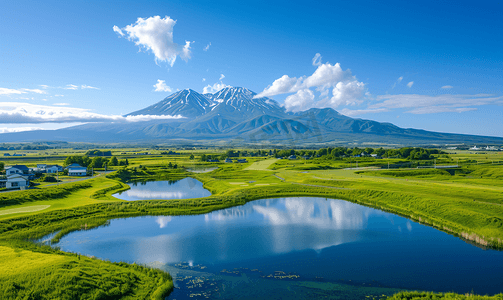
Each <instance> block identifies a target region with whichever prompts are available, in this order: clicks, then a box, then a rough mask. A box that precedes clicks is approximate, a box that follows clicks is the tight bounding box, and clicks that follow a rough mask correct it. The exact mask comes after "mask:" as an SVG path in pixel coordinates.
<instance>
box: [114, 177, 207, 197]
mask: <svg viewBox="0 0 503 300" xmlns="http://www.w3.org/2000/svg"><path fill="white" fill-rule="evenodd" d="M128 185H129V186H130V187H131V189H129V190H127V191H124V192H120V193H116V194H113V195H112V196H114V197H115V198H119V199H122V200H127V201H135V200H149V199H188V198H200V197H208V196H210V195H211V192H210V191H208V190H207V189H205V188H203V184H202V182H200V181H199V180H197V179H194V178H190V177H187V178H184V179H181V180H178V181H147V182H133V183H128Z"/></svg>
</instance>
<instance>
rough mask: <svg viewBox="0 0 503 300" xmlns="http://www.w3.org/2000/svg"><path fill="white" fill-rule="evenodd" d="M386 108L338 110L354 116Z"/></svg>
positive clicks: (380, 111)
mask: <svg viewBox="0 0 503 300" xmlns="http://www.w3.org/2000/svg"><path fill="white" fill-rule="evenodd" d="M387 111H388V109H385V108H378V109H348V108H344V109H341V110H340V111H339V112H340V113H341V114H343V115H345V116H348V117H354V116H358V115H364V114H370V113H382V112H387Z"/></svg>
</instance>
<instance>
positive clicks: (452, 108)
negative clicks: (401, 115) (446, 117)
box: [408, 106, 477, 115]
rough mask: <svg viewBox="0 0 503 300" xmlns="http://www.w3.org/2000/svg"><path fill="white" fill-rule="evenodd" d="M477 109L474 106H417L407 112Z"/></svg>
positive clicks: (433, 112) (459, 111)
mask: <svg viewBox="0 0 503 300" xmlns="http://www.w3.org/2000/svg"><path fill="white" fill-rule="evenodd" d="M473 110H477V108H476V107H449V106H432V107H419V108H415V109H413V110H409V111H408V113H411V114H416V115H422V114H436V113H444V112H457V113H462V112H465V111H473Z"/></svg>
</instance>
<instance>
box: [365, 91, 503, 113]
mask: <svg viewBox="0 0 503 300" xmlns="http://www.w3.org/2000/svg"><path fill="white" fill-rule="evenodd" d="M376 100H377V102H379V103H374V104H372V105H370V106H369V107H368V108H369V109H379V108H384V109H407V111H406V112H408V113H413V114H429V113H439V112H465V111H471V110H476V108H475V106H482V105H503V96H499V97H497V96H494V95H488V94H477V95H449V94H446V95H437V96H429V95H417V94H401V95H382V96H377V98H376Z"/></svg>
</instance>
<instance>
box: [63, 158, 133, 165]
mask: <svg viewBox="0 0 503 300" xmlns="http://www.w3.org/2000/svg"><path fill="white" fill-rule="evenodd" d="M73 163H76V164H79V165H81V166H83V167H87V168H104V167H105V165H107V166H127V165H129V161H128V159H127V158H126V159H123V160H120V161H119V160H118V159H117V157H115V156H112V157H111V158H104V157H100V156H97V157H93V158H90V157H89V156H80V155H72V156H68V157H67V158H66V159H65V161H64V163H63V165H65V166H68V165H71V164H73Z"/></svg>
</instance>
